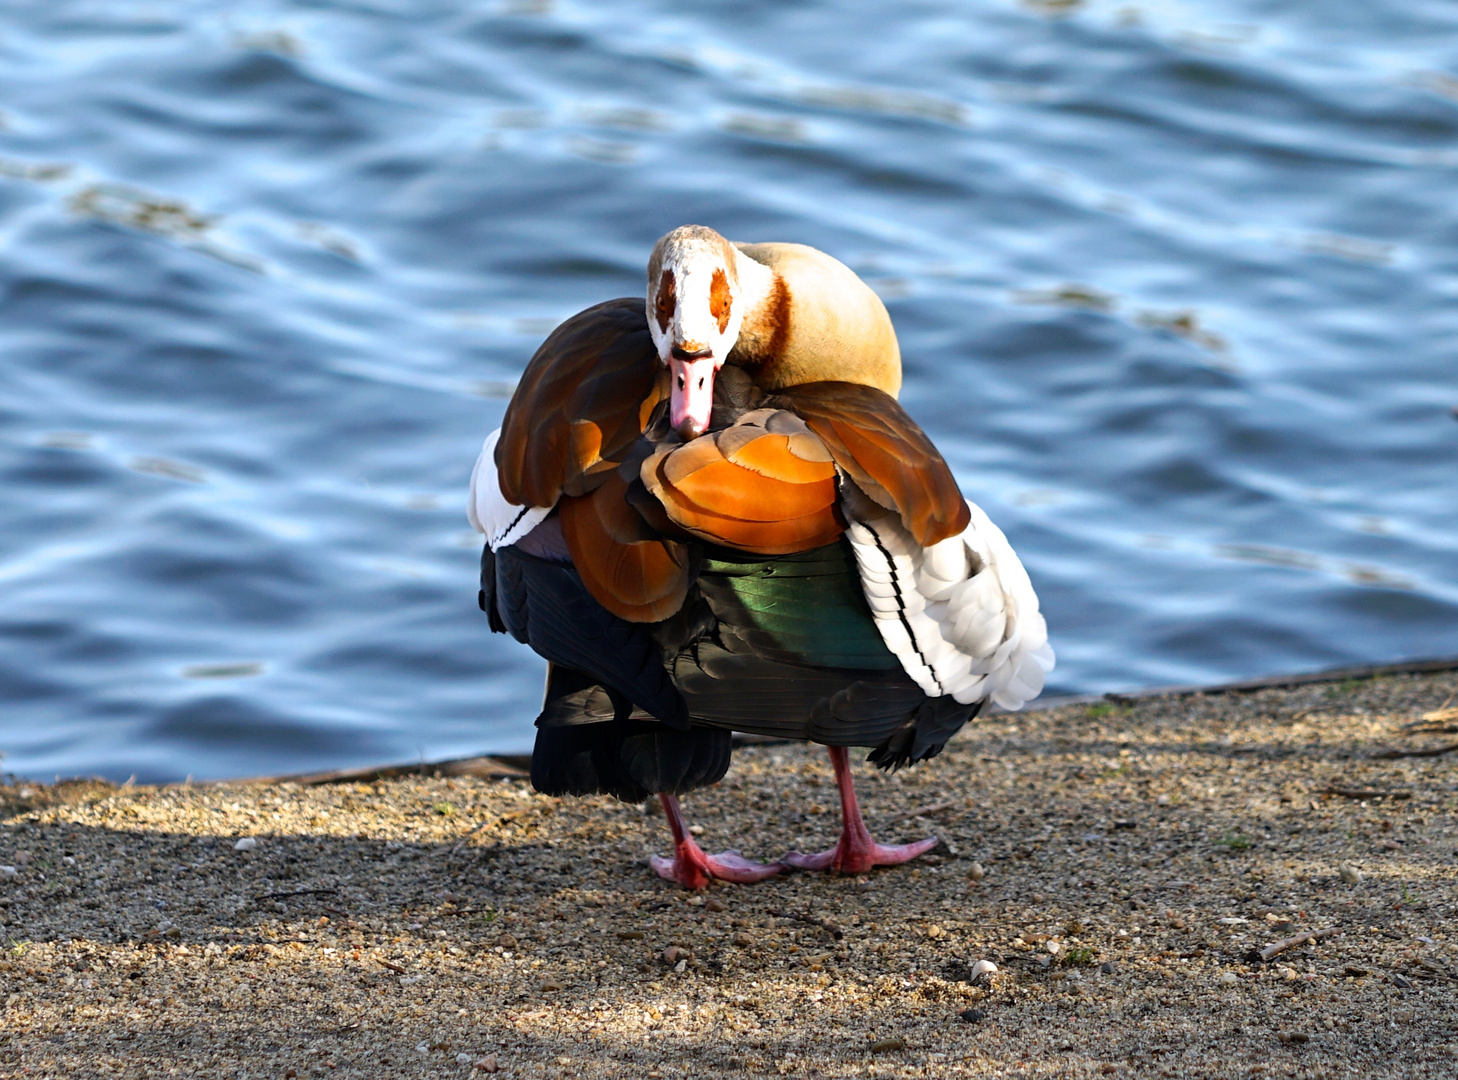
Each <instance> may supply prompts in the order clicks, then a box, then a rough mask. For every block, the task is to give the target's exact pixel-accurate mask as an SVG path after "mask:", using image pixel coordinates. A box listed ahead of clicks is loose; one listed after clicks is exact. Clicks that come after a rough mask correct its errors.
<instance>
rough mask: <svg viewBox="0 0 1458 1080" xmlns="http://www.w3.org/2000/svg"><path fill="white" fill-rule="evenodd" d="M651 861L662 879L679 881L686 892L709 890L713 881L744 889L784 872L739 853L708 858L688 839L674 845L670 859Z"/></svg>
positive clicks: (726, 852) (729, 852) (781, 867)
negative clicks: (745, 885) (736, 884)
mask: <svg viewBox="0 0 1458 1080" xmlns="http://www.w3.org/2000/svg"><path fill="white" fill-rule="evenodd" d="M648 861H649V863H650V864H652V866H653V869H654V870H655V871H656V872H657V873H658V876H659V877H661V878H667V879H668V880H669V881H676V882H678V883H679V884H680V885H682V886H683V887H684V888H685V889H707V888H708V887H709V879H710V878H718V879H719V880H720V881H733V882H736V883H738V884H741V885H744V884H749V883H751V882H755V881H764V880H765V879H766V878H772V877H774V876H775V875H776V874H782V873H784V871H785V868H784V867H783V866H781V865H780V864H779V863H769V864H768V865H766V864H765V863H757V862H754V861H753V860H751V859H746V858H745V857H744V856H743V855H741V854H739V852H737V851H721V852H720V853H719V854H717V855H708V854H705V852H704V851H703V849H702V848H700V847H699V845H698V844H696V843H694V842H693V840H691V839H687V838H685V840H684V841H683V842H681V843H677V844H675V845H674V849H673V857H672V858H671V859H666V858H664V857H663V856H662V855H654V856H653V857H652V858H651V859H649V860H648Z"/></svg>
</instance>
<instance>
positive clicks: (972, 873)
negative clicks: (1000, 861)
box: [967, 862, 987, 881]
mask: <svg viewBox="0 0 1458 1080" xmlns="http://www.w3.org/2000/svg"><path fill="white" fill-rule="evenodd" d="M967 876H968V877H969V878H971V879H972V880H973V881H981V880H982V879H983V878H985V877H986V876H987V871H986V869H984V868H983V866H982V864H981V863H980V862H975V863H973V864H972V865H971V866H969V867H968V868H967Z"/></svg>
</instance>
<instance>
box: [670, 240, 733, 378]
mask: <svg viewBox="0 0 1458 1080" xmlns="http://www.w3.org/2000/svg"><path fill="white" fill-rule="evenodd" d="M736 291H737V290H736V283H735V281H734V278H733V277H731V275H730V273H729V268H728V267H726V266H725V265H724V259H723V257H722V255H721V253H720V252H719V251H718V250H715V249H714V248H712V247H710V246H709V245H707V244H683V245H675V248H673V249H670V250H669V251H667V252H665V258H664V260H663V266H662V271H661V272H660V273H659V276H658V280H657V281H650V282H649V283H648V329H649V332H650V333H652V335H653V344H654V345H655V346H656V347H657V349H658V359H660V360H661V361H663V363H665V364H667V363H668V362H669V360H671V359H674V358H677V359H681V360H686V359H690V358H692V359H698V358H699V357H701V356H702V357H704V358H706V359H707V358H710V357H712V358H713V359H714V361H715V362H716V366H719V365H722V364H723V363H724V358H725V357H727V356H728V355H729V352H730V350H731V349H733V348H734V342H735V340H736V339H737V338H738V337H739V325H740V323H741V322H742V320H743V317H744V312H743V307H742V305H741V304H740V303H739V302H738V301H739V297H738V296H736V295H735V293H736Z"/></svg>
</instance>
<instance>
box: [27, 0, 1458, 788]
mask: <svg viewBox="0 0 1458 1080" xmlns="http://www.w3.org/2000/svg"><path fill="white" fill-rule="evenodd" d="M0 118H3V123H0V357H3V364H0V471H3V481H0V638H3V650H0V701H3V709H0V751H3V752H4V753H5V754H6V755H7V760H6V762H5V764H4V767H5V768H7V769H10V770H13V771H14V772H17V773H19V774H22V775H31V776H40V777H47V778H48V777H49V776H50V775H53V774H56V773H77V772H81V773H99V774H102V775H104V776H108V777H112V778H117V779H122V778H125V777H127V776H128V775H131V774H136V775H137V776H138V778H139V779H141V780H159V779H171V778H180V777H182V776H185V775H187V774H193V775H195V776H197V777H209V776H237V775H246V774H255V773H265V772H283V771H294V770H303V769H312V768H320V767H333V766H341V767H342V766H348V765H354V764H368V763H375V762H381V761H398V760H410V759H414V758H418V757H425V758H438V757H445V756H454V755H462V754H469V753H476V752H485V751H520V750H523V749H525V748H527V747H528V746H529V745H530V740H531V726H530V725H531V719H532V717H533V716H534V715H535V712H536V709H537V705H538V702H539V700H540V684H541V665H540V664H539V662H538V661H536V660H535V658H533V657H531V656H530V655H529V654H528V653H527V651H526V650H525V649H523V648H522V647H519V646H517V645H516V644H515V643H514V642H511V641H509V640H507V639H505V638H502V637H499V636H493V635H491V634H489V633H488V632H487V629H486V626H485V621H484V619H483V617H482V616H481V615H480V613H479V612H478V611H477V610H476V607H475V594H476V583H475V575H476V561H477V552H478V550H479V546H478V542H477V540H476V538H475V536H474V535H473V534H472V533H470V531H469V529H468V527H467V525H466V522H465V517H464V513H463V500H464V488H465V484H466V480H467V477H468V475H469V473H470V468H471V464H472V461H473V459H474V457H475V454H476V452H477V450H478V448H479V446H480V442H481V439H482V437H483V436H484V435H485V434H486V432H487V431H489V430H490V429H491V428H492V427H494V426H495V425H496V424H497V422H498V420H499V418H500V416H501V412H502V409H503V408H504V406H505V403H506V397H507V395H508V394H509V393H510V389H511V386H512V384H513V381H514V380H515V378H516V376H517V375H518V373H519V372H520V371H521V368H522V366H523V364H524V363H525V361H526V359H527V358H528V356H529V355H530V354H531V352H532V350H533V348H534V347H535V345H536V343H537V342H538V341H540V339H541V338H542V336H543V335H544V334H545V332H546V331H547V330H548V329H550V328H551V326H552V325H554V324H555V323H556V322H557V321H559V320H561V319H562V318H564V317H566V316H567V315H570V314H571V313H573V312H574V311H577V310H579V309H581V308H583V307H585V306H587V305H589V304H592V303H594V302H596V301H598V300H601V299H604V298H608V297H613V296H620V295H628V294H636V293H639V292H640V291H641V289H642V287H643V280H642V278H643V266H644V262H645V260H646V257H647V254H648V250H649V248H650V247H651V245H652V243H653V241H654V239H655V238H656V237H658V236H659V235H660V234H662V233H663V232H665V231H667V230H668V229H669V228H671V227H673V226H675V225H679V224H682V223H685V222H700V223H704V224H709V225H713V226H716V227H717V228H719V229H720V230H721V231H722V232H724V233H725V234H727V235H729V236H731V237H733V238H737V239H744V240H791V241H799V242H803V243H809V244H813V245H815V246H817V247H820V248H823V249H824V250H826V251H829V252H831V253H833V254H835V255H836V256H838V257H839V258H841V259H843V260H844V261H846V262H847V263H849V264H850V265H851V266H852V267H854V268H855V269H856V270H858V271H859V272H860V273H861V274H862V276H864V277H865V278H866V279H867V280H868V281H870V282H871V283H872V284H873V286H874V287H875V288H876V289H877V290H878V291H879V292H880V293H881V295H882V296H883V297H884V298H885V299H886V301H887V304H888V306H889V308H890V311H891V314H892V317H893V318H894V319H895V321H896V325H897V327H898V329H899V332H900V335H901V341H902V347H903V352H904V355H905V357H906V369H907V378H906V388H905V392H904V394H903V400H904V402H905V403H906V405H907V407H908V408H909V409H910V411H911V413H912V414H913V415H914V416H916V417H917V418H918V419H919V420H920V421H921V422H922V423H923V425H924V426H925V427H926V429H927V430H928V431H929V432H930V433H931V435H932V437H933V438H934V439H935V440H936V442H937V444H938V445H939V446H940V447H941V448H942V450H943V451H944V452H945V454H946V456H947V458H948V460H949V461H950V462H951V464H952V467H953V469H954V470H955V472H956V474H957V476H958V478H959V479H960V481H961V483H962V485H963V487H964V489H965V490H966V492H967V493H968V495H969V496H971V497H972V498H974V499H975V500H977V501H978V502H980V503H981V504H982V505H983V506H984V507H985V508H986V509H987V510H988V512H989V513H990V514H991V515H992V517H993V518H994V520H996V521H998V522H999V523H1000V524H1001V525H1002V526H1003V528H1004V529H1005V530H1006V532H1007V533H1008V535H1009V537H1010V538H1011V540H1012V541H1013V543H1014V545H1015V546H1016V547H1017V549H1018V550H1019V551H1020V552H1021V553H1022V556H1023V559H1024V561H1025V562H1026V564H1027V566H1028V569H1029V571H1030V572H1031V574H1032V576H1033V580H1034V582H1035V584H1036V585H1037V587H1038V589H1039V592H1040V594H1041V596H1042V599H1043V607H1044V611H1045V612H1046V614H1047V617H1048V622H1049V626H1050V629H1051V633H1052V636H1053V641H1054V644H1055V646H1056V648H1057V650H1058V659H1059V666H1058V668H1057V670H1056V671H1055V673H1054V677H1053V683H1052V686H1051V688H1050V689H1051V690H1052V691H1053V692H1055V693H1056V692H1064V693H1066V692H1087V691H1103V690H1112V689H1123V688H1132V687H1140V686H1149V685H1161V684H1170V683H1203V682H1213V681H1219V680H1228V679H1232V678H1240V677H1249V676H1257V675H1261V674H1266V673H1276V672H1287V671H1297V670H1309V669H1314V668H1320V667H1324V666H1328V665H1334V664H1339V663H1343V662H1360V661H1390V660H1397V659H1400V658H1406V657H1415V656H1432V655H1439V654H1454V653H1458V467H1455V461H1454V458H1455V451H1458V423H1455V422H1454V416H1453V415H1452V414H1451V413H1450V409H1451V408H1452V407H1454V406H1458V380H1455V374H1454V373H1455V363H1454V352H1455V345H1458V303H1455V300H1458V196H1455V193H1458V7H1454V5H1452V4H1450V3H1438V2H1427V3H1424V2H1421V0H1404V2H1402V3H1396V2H1393V0H1368V2H1365V3H1355V2H1332V3H1326V4H1320V5H1289V4H1275V3H1269V2H1256V0H1246V2H1238V0H1237V2H1234V3H1218V4H1217V3H1214V2H1209V0H1205V2H1199V0H1196V2H1186V3H1181V4H1178V5H1175V4H1171V3H1143V4H1141V3H1138V2H1135V3H1129V2H1128V0H1120V2H1117V3H1112V2H1111V3H1103V2H1089V3H1082V4H1076V3H1045V4H1039V3H1028V4H1022V5H1020V4H1018V3H1016V2H1013V0H999V2H988V3H980V4H975V5H968V4H958V3H950V2H945V0H943V2H922V3H916V2H905V0H902V2H897V3H887V4H882V5H867V4H864V3H859V2H853V0H842V2H839V3H812V2H800V3H792V2H784V0H776V2H773V3H769V2H766V3H759V4H749V3H744V2H735V3H717V4H715V3H703V4H692V5H688V4H682V3H648V2H632V0H614V2H612V3H586V2H581V3H576V4H568V3H507V4H504V5H503V4H485V3H466V2H464V0H458V2H454V3H444V2H440V0H358V2H353V3H349V2H334V3H328V2H323V0H318V2H313V3H309V2H303V0H295V2H283V0H280V2H276V3H263V2H249V0H230V2H227V3H224V2H202V0H192V2H189V0H166V2H161V0H156V2H150V3H147V2H137V3H122V2H116V0H86V2H82V0H45V2H44V3H42V2H40V0H31V2H21V0H14V2H11V3H9V4H6V5H4V6H3V7H0Z"/></svg>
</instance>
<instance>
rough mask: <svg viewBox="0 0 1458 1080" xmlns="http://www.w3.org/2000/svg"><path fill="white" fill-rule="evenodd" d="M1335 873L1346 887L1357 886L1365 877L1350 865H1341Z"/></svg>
mask: <svg viewBox="0 0 1458 1080" xmlns="http://www.w3.org/2000/svg"><path fill="white" fill-rule="evenodd" d="M1337 872H1338V873H1339V874H1341V877H1342V880H1343V881H1345V882H1346V883H1347V884H1348V885H1357V884H1359V883H1360V882H1361V880H1362V878H1363V877H1365V876H1366V875H1364V874H1363V873H1362V871H1360V870H1358V869H1357V868H1356V867H1355V866H1353V865H1352V864H1351V863H1342V866H1341V869H1340V870H1339V871H1337Z"/></svg>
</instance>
